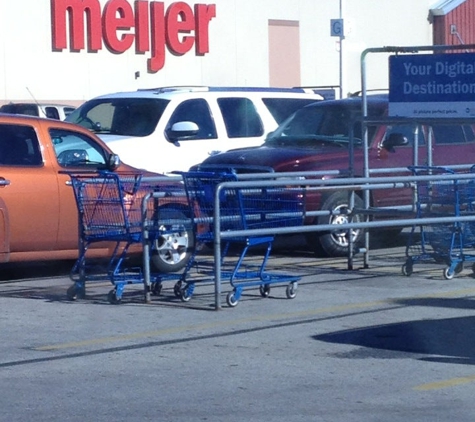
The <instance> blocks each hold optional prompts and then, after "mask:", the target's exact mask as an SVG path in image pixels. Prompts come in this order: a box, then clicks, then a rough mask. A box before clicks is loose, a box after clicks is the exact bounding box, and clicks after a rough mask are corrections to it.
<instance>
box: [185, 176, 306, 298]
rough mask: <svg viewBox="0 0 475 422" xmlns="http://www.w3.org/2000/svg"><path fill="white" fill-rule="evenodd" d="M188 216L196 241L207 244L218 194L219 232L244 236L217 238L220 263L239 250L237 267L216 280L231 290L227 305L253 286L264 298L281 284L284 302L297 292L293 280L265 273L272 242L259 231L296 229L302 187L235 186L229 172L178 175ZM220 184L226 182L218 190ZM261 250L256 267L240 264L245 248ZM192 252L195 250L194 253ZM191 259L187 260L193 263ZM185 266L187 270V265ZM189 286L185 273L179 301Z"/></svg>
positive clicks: (212, 234) (189, 291)
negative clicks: (284, 286)
mask: <svg viewBox="0 0 475 422" xmlns="http://www.w3.org/2000/svg"><path fill="white" fill-rule="evenodd" d="M180 174H181V175H182V177H183V181H184V186H185V191H186V195H187V198H188V204H189V206H190V213H191V214H192V215H194V223H195V237H196V241H197V242H201V243H204V244H213V242H214V239H215V236H216V235H217V233H215V221H214V212H215V200H216V197H217V195H219V218H220V220H219V227H220V229H219V230H220V232H229V231H238V230H239V231H245V234H240V235H239V236H230V237H225V238H223V252H222V254H221V256H222V259H223V262H222V264H223V268H224V260H225V259H226V258H227V257H228V256H229V254H230V249H231V246H233V249H236V248H238V249H240V252H239V254H238V258H237V262H235V263H234V264H231V267H230V269H229V270H226V269H224V270H223V272H222V274H221V277H222V278H228V279H229V281H230V284H231V286H232V288H233V290H232V291H231V292H229V294H228V295H227V298H226V301H227V304H228V305H229V306H231V307H234V306H236V305H237V303H238V301H239V299H240V298H241V295H242V292H243V289H245V288H249V287H259V291H260V294H261V295H262V296H263V297H267V296H269V294H270V286H271V285H272V284H274V283H286V284H287V289H286V294H287V297H288V298H294V297H295V296H296V292H297V285H298V280H299V279H300V277H299V276H296V275H295V274H282V273H274V272H269V271H267V270H266V264H267V262H268V258H269V255H270V253H271V249H272V244H273V241H274V238H275V236H274V233H273V232H272V231H271V232H270V233H269V230H267V232H263V230H265V229H274V228H277V227H291V226H301V225H302V224H303V221H304V210H305V188H303V187H295V188H291V187H237V186H233V184H232V182H236V181H237V176H236V175H235V174H233V173H229V172H202V171H197V172H183V173H180ZM223 183H227V185H225V186H224V187H223V186H221V185H222V184H223ZM256 246H263V247H264V248H265V251H264V254H263V257H262V260H261V261H260V264H258V265H254V266H251V265H245V264H244V260H245V258H246V256H247V255H248V252H249V249H250V248H253V247H256ZM196 250H199V248H197V249H196ZM194 259H195V257H193V260H194ZM193 260H192V261H193ZM190 265H193V263H192V262H191V263H190ZM194 286H195V283H194V282H193V281H187V278H186V274H185V275H184V277H183V285H182V286H181V294H180V296H181V298H182V300H185V301H186V300H189V299H190V297H191V295H192V294H193V290H194Z"/></svg>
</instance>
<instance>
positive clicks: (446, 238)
mask: <svg viewBox="0 0 475 422" xmlns="http://www.w3.org/2000/svg"><path fill="white" fill-rule="evenodd" d="M409 169H410V170H411V171H412V173H413V174H414V175H416V176H430V175H434V176H436V175H454V174H455V172H454V171H453V170H450V169H447V168H444V167H435V166H411V167H409ZM415 206H416V218H433V217H442V218H444V217H448V219H449V220H450V219H451V218H452V217H460V216H468V215H475V183H474V181H473V180H466V179H464V180H458V179H457V178H455V177H454V179H451V178H446V179H443V180H430V179H423V180H418V181H417V182H416V189H415ZM474 246H475V222H461V221H448V222H443V223H436V224H421V225H418V226H416V225H415V226H413V227H412V230H411V234H410V236H409V242H408V245H407V247H406V261H405V263H404V264H403V266H402V273H403V275H406V276H410V275H411V274H412V272H413V266H414V264H415V263H416V262H420V261H428V260H429V261H434V262H437V263H442V264H445V265H446V267H445V268H444V270H443V275H444V278H445V279H447V280H450V279H452V278H453V277H454V276H455V275H456V274H458V273H460V272H461V271H462V270H463V268H464V263H465V262H475V255H474V254H473V253H472V254H470V253H468V252H467V251H468V248H470V249H472V250H473V247H474Z"/></svg>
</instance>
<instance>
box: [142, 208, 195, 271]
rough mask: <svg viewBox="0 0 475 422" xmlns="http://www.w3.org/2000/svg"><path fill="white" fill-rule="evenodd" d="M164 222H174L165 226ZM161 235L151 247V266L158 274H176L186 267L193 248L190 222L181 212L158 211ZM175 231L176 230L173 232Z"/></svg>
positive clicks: (193, 239) (193, 238)
mask: <svg viewBox="0 0 475 422" xmlns="http://www.w3.org/2000/svg"><path fill="white" fill-rule="evenodd" d="M166 220H174V223H173V224H167V223H166ZM159 221H164V223H163V224H161V225H159V229H160V231H161V234H160V235H159V236H158V238H157V239H156V240H155V242H154V243H153V245H152V254H151V255H152V256H151V264H152V267H153V269H154V270H156V271H158V272H160V273H176V272H178V271H181V270H182V269H183V268H185V266H186V265H187V263H188V261H189V260H190V258H191V255H192V254H193V250H194V247H195V236H194V232H193V226H192V224H191V220H190V219H189V218H188V217H186V216H185V214H184V213H183V212H182V211H179V210H175V209H162V210H160V215H159ZM175 229H176V230H175Z"/></svg>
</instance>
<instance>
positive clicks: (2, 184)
mask: <svg viewBox="0 0 475 422" xmlns="http://www.w3.org/2000/svg"><path fill="white" fill-rule="evenodd" d="M9 184H10V180H7V179H5V178H4V177H0V187H2V188H3V187H5V186H8V185H9Z"/></svg>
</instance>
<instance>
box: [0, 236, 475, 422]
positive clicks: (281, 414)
mask: <svg viewBox="0 0 475 422" xmlns="http://www.w3.org/2000/svg"><path fill="white" fill-rule="evenodd" d="M404 244H405V239H404V235H402V236H400V238H398V239H392V240H391V242H388V243H387V244H385V245H375V247H374V249H372V250H371V255H370V266H369V268H365V269H363V268H361V266H360V261H358V258H357V259H356V261H355V268H354V270H352V271H349V270H348V269H347V267H346V260H345V259H322V258H316V257H315V256H313V255H312V254H310V253H308V252H306V251H305V250H303V249H301V248H300V247H299V245H298V244H297V243H292V242H288V241H283V242H281V243H280V245H276V248H275V251H274V254H273V256H272V258H271V261H270V263H269V269H272V270H276V271H286V272H291V273H295V274H298V275H300V276H302V279H301V281H300V283H299V288H298V294H297V297H296V298H294V299H287V298H286V295H285V287H284V286H273V287H272V289H271V293H270V297H269V298H262V297H261V296H260V294H259V292H258V290H257V289H252V290H246V291H245V294H244V296H243V297H242V299H241V301H240V302H239V304H238V305H237V306H236V307H235V308H229V307H227V306H226V304H225V300H224V299H223V308H222V309H221V310H219V311H215V310H214V289H213V286H212V285H208V284H204V285H200V286H197V288H196V291H195V294H194V296H193V297H192V299H191V300H190V301H189V302H187V303H183V302H181V301H180V300H179V299H177V298H176V297H175V296H174V294H173V284H172V283H170V284H165V286H164V289H163V291H162V295H160V296H154V297H153V299H152V303H149V304H146V303H144V302H143V293H142V291H141V289H140V286H138V285H133V286H127V287H126V289H125V293H124V298H123V303H122V304H121V305H111V304H109V303H108V302H107V292H108V291H109V290H110V289H111V285H110V283H107V282H98V283H94V284H90V285H89V287H88V290H87V297H86V298H85V299H84V300H79V301H75V302H71V301H68V300H67V299H66V289H67V288H68V287H69V286H70V285H71V281H70V280H69V278H68V271H69V269H70V264H71V263H67V262H66V263H49V264H38V265H24V266H18V265H17V266H10V267H7V268H6V269H5V270H4V271H3V273H2V275H1V282H0V317H1V325H2V331H1V344H0V352H1V353H0V388H1V391H2V394H1V395H0V407H1V409H2V411H1V412H0V420H1V421H9V422H12V421H26V420H35V421H46V420H48V421H51V420H61V421H86V420H91V421H111V420H115V421H220V422H221V421H231V422H233V421H246V422H248V421H259V422H260V421H272V422H274V421H285V422H294V421H295V422H297V421H305V422H306V421H312V422H313V421H332V422H333V421H336V422H340V421H341V422H343V421H344V422H352V421H378V422H380V421H385V422H386V421H387V422H392V421H398V422H399V421H405V422H406V421H409V420H411V421H428V422H429V421H430V422H433V421H446V420H447V421H448V420H451V421H453V420H456V421H467V422H468V421H473V414H474V411H475V403H474V401H473V395H474V393H475V367H474V368H472V366H474V365H475V340H474V336H473V333H474V328H473V327H474V324H475V321H474V319H475V318H474V313H473V310H474V308H475V301H474V295H475V279H474V277H473V274H472V271H471V265H467V268H466V269H464V270H463V271H462V272H461V273H460V274H458V275H457V276H456V277H455V278H454V279H452V280H445V279H444V278H443V274H442V271H443V266H442V265H438V264H436V263H431V262H427V263H426V262H424V263H420V264H418V265H416V266H415V267H414V273H413V274H412V276H411V277H406V276H403V275H402V273H401V266H402V264H403V263H404V261H405V248H404ZM227 291H229V284H226V283H224V284H223V294H225V293H226V292H227Z"/></svg>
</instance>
